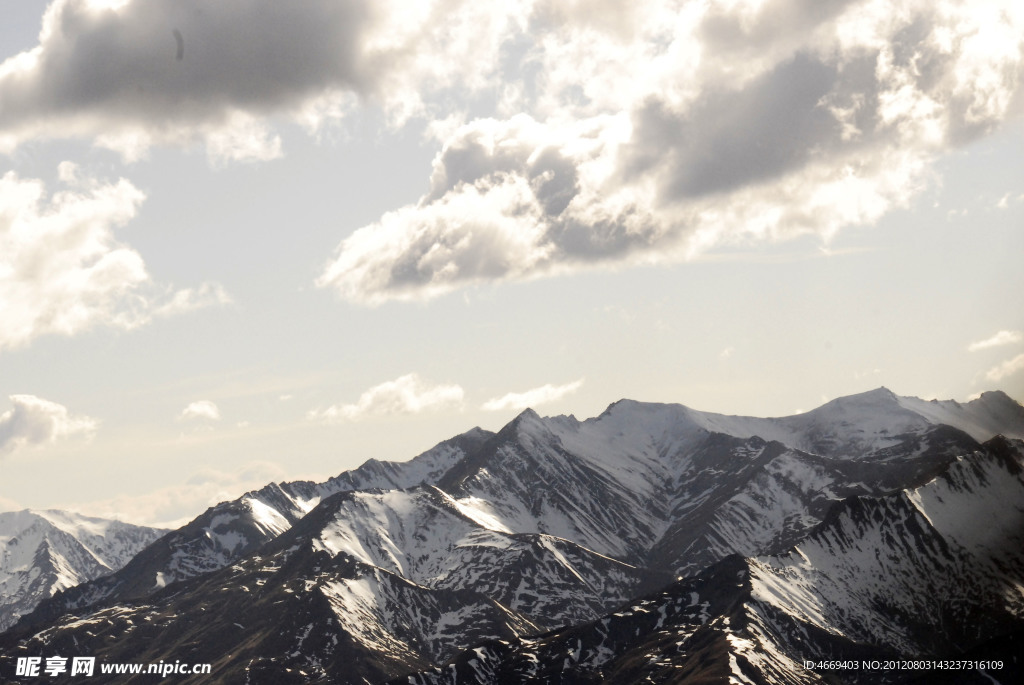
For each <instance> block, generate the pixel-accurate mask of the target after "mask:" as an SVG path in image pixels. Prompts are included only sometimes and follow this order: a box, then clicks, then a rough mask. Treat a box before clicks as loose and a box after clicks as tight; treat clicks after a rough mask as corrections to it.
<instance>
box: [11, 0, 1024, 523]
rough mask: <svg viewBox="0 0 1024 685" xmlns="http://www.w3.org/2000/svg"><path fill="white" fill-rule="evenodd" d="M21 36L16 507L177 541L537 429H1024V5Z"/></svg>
mask: <svg viewBox="0 0 1024 685" xmlns="http://www.w3.org/2000/svg"><path fill="white" fill-rule="evenodd" d="M0 11H3V13H4V16H5V22H4V24H3V26H2V27H0V53H2V54H0V59H2V60H5V61H3V62H2V64H0V167H2V169H0V179H2V180H0V469H2V473H3V478H2V480H0V508H18V507H25V506H29V507H37V508H40V507H68V508H75V509H78V510H81V511H84V512H87V513H95V514H101V515H114V516H120V517H122V518H125V519H128V520H132V521H138V522H143V523H158V522H169V521H178V520H180V519H182V518H187V517H189V516H192V515H194V514H195V513H198V511H201V510H202V509H203V508H204V507H206V506H209V505H210V504H213V503H215V502H217V501H219V500H221V499H225V498H229V497H235V496H237V495H238V494H240V493H242V492H244V491H245V490H246V489H249V488H252V487H258V486H259V485H262V484H264V483H265V482H267V481H269V480H272V479H273V480H280V479H296V478H317V479H321V478H326V477H328V476H330V475H333V474H336V473H338V472H340V471H342V470H344V469H347V468H351V467H353V466H355V465H357V464H359V463H361V462H362V461H364V460H365V459H367V458H370V457H376V458H383V459H406V458H409V457H411V456H413V455H414V454H416V453H418V452H420V451H422V450H424V449H426V448H428V447H430V446H431V445H432V444H434V443H435V442H438V441H440V440H442V439H445V438H447V437H450V436H451V435H454V434H456V433H459V432H462V431H464V430H466V429H468V428H470V427H472V426H474V425H480V426H483V427H486V428H490V429H497V428H499V427H500V426H501V425H503V424H504V423H505V422H506V421H507V420H509V419H510V418H511V417H513V416H514V415H515V414H516V413H518V411H520V410H521V409H522V408H523V407H525V406H533V407H534V408H535V409H536V410H537V411H539V412H540V413H542V414H559V413H573V414H575V415H576V416H577V417H580V418H584V417H587V416H592V415H595V414H597V413H599V412H600V411H602V410H603V408H604V407H605V406H607V405H608V404H609V403H611V402H613V401H615V400H617V399H620V398H622V397H630V398H634V399H639V400H649V401H663V402H681V403H683V404H686V405H688V406H691V407H694V408H697V409H703V410H709V411H718V412H723V413H729V414H749V415H761V416H770V415H786V414H791V413H793V412H797V411H804V410H808V409H811V408H813V407H814V406H817V405H818V404H821V403H822V402H823V401H826V400H828V399H831V398H833V397H836V396H840V395H844V394H850V393H854V392H860V391H863V390H868V389H871V388H874V387H878V386H880V385H885V386H887V387H889V388H891V389H892V390H894V391H895V392H897V393H898V394H903V395H916V396H921V397H926V398H932V397H936V398H940V399H956V400H958V401H967V400H969V399H970V398H971V397H972V396H974V395H976V394H977V393H979V392H981V391H983V390H988V389H1002V390H1004V391H1006V392H1008V393H1009V394H1010V395H1011V396H1013V397H1015V398H1016V399H1018V400H1021V399H1022V398H1024V332H1022V331H1024V310H1022V308H1021V307H1020V306H1019V302H1018V300H1019V299H1020V295H1021V294H1022V293H1024V270H1022V269H1020V256H1021V254H1024V162H1022V161H1021V160H1024V121H1022V117H1021V113H1022V111H1024V95H1022V93H1024V90H1022V88H1021V84H1022V79H1024V62H1022V58H1024V47H1022V41H1024V10H1022V9H1021V8H1020V7H1019V5H1018V4H1017V3H1013V2H1009V1H1007V2H982V3H978V2H970V3H968V2H941V3H935V2H901V3H892V2H877V1H871V2H863V1H853V0H849V1H837V2H829V3H822V2H817V1H816V2H810V1H809V0H807V1H802V0H750V1H745V2H721V3H706V2H645V3H636V4H635V6H629V7H625V6H622V5H621V3H614V2H604V1H599V0H591V1H589V2H585V1H583V0H579V1H577V2H544V1H541V0H535V1H530V0H523V1H522V2H519V3H502V4H501V6H500V7H497V6H495V7H488V6H479V3H469V2H460V1H458V0H449V1H447V2H440V1H439V2H433V3H430V2H407V1H406V0H389V1H388V2H373V3H369V2H358V1H356V0H349V1H347V2H336V1H333V0H332V1H330V2H328V1H327V0H323V1H317V0H310V1H308V2H303V3H287V4H281V3H276V2H270V1H269V0H265V1H261V0H232V1H231V2H223V1H221V2H211V1H209V0H173V1H172V0H150V1H149V2H145V3H143V2H141V1H140V0H118V1H110V0H58V1H57V2H52V3H49V4H47V3H44V2H29V1H20V2H13V1H12V0H2V1H0ZM2 398H7V399H6V400H3V399H2Z"/></svg>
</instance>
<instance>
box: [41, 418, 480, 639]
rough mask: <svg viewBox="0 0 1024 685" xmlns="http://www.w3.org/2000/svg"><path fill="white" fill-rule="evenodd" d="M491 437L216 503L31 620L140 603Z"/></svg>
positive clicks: (436, 472) (469, 437)
mask: <svg viewBox="0 0 1024 685" xmlns="http://www.w3.org/2000/svg"><path fill="white" fill-rule="evenodd" d="M491 435H492V434H491V433H489V432H488V431H484V430H481V429H479V428H474V429H472V430H470V431H468V432H466V433H463V434H462V435H459V436H456V437H454V438H451V439H449V440H446V441H444V442H442V443H440V444H438V445H436V446H434V447H433V448H431V449H430V450H427V451H426V452H424V453H423V454H420V455H419V456H417V457H415V458H413V459H411V460H409V461H407V462H383V461H377V460H374V459H371V460H369V461H367V462H366V463H364V464H363V465H362V466H360V467H359V468H357V469H354V470H352V471H346V472H344V473H342V474H341V475H339V476H336V477H334V478H331V479H330V480H328V481H326V482H323V483H313V482H311V481H294V482H290V483H280V484H278V483H271V484H269V485H267V486H265V487H263V488H261V489H260V490H255V491H252V492H249V493H246V494H245V495H243V496H242V497H240V498H238V499H236V500H232V501H229V502H222V503H220V504H218V505H216V506H213V507H211V508H209V509H208V510H206V511H205V512H204V513H203V514H201V515H200V516H198V517H197V518H195V519H194V520H192V521H191V522H189V523H188V524H186V525H185V526H183V527H181V528H179V529H178V530H176V531H173V532H172V533H171V534H169V535H167V536H165V537H163V538H161V539H160V540H158V541H157V542H156V543H154V544H152V545H151V546H149V547H146V548H145V549H144V550H142V551H141V553H139V554H138V555H137V556H136V557H135V558H133V559H131V561H130V562H129V563H128V564H127V565H125V567H124V568H123V569H121V570H120V571H119V572H117V573H114V574H112V575H110V576H106V577H103V578H100V579H98V580H96V581H95V582H91V583H84V584H82V585H78V586H76V587H71V588H70V589H67V590H65V591H63V592H59V593H58V594H57V595H56V596H55V597H54V598H53V599H52V600H51V601H49V602H46V603H44V604H42V605H41V606H39V607H38V608H37V609H36V611H35V612H34V613H33V614H32V617H31V620H33V621H35V622H45V621H47V620H50V619H53V618H56V617H58V616H60V615H61V614H63V613H65V612H67V611H74V610H78V609H81V608H82V607H86V606H89V605H92V604H95V603H97V602H100V601H109V602H118V601H130V600H133V599H136V598H140V597H145V596H146V595H148V594H149V593H151V592H153V591H154V590H156V589H159V588H161V587H164V586H166V585H168V584H170V583H174V582H175V581H179V580H185V579H188V578H192V577H194V576H197V575H201V574H204V573H209V572H211V571H216V570H217V569H221V568H224V567H225V566H227V565H228V564H230V563H232V562H233V561H235V560H237V559H241V558H243V557H244V556H246V555H247V554H250V553H252V552H253V551H254V550H256V549H258V548H259V547H260V546H261V545H263V544H265V543H267V542H269V541H270V540H273V539H274V538H276V537H277V536H279V535H280V534H281V533H283V532H284V531H286V530H288V529H289V528H290V527H291V526H292V524H294V523H295V522H296V521H298V520H299V519H301V518H302V517H303V516H304V515H305V514H306V513H308V512H309V511H310V510H311V509H312V508H313V507H315V506H316V505H317V504H318V503H319V502H320V500H321V498H323V497H326V496H329V495H331V494H333V493H336V492H343V491H348V490H364V489H372V488H405V487H411V486H413V485H416V484H418V483H422V482H432V481H433V480H436V479H437V478H439V477H440V475H441V474H443V473H444V472H445V471H446V470H448V469H449V468H450V467H451V465H452V464H454V463H455V462H456V461H457V460H458V459H460V458H461V457H463V456H464V455H465V454H466V453H467V452H470V451H472V450H474V449H475V448H477V447H478V446H479V445H480V444H481V443H482V442H483V441H485V440H486V439H487V438H488V437H490V436H491ZM62 589H63V588H62Z"/></svg>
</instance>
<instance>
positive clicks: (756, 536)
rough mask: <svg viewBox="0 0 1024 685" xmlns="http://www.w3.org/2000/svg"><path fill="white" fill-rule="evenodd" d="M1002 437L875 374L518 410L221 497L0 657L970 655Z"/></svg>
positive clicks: (39, 619)
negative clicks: (705, 394)
mask: <svg viewBox="0 0 1024 685" xmlns="http://www.w3.org/2000/svg"><path fill="white" fill-rule="evenodd" d="M996 434H1001V436H1005V437H998V438H996V437H994V436H995V435H996ZM1022 437H1024V408H1021V406H1020V405H1019V404H1017V403H1016V402H1014V401H1013V400H1012V399H1010V398H1009V397H1007V396H1006V395H1004V394H1002V393H986V394H985V395H983V396H982V397H981V398H979V399H978V400H975V401H973V402H970V403H966V404H958V403H954V402H924V401H922V400H917V399H915V398H904V397H897V396H896V395H894V394H893V393H891V392H889V391H888V390H885V389H879V390H875V391H872V392H869V393H863V394H861V395H856V396H853V397H848V398H840V399H838V400H835V401H833V402H830V403H828V404H826V405H823V406H822V407H820V408H818V409H816V410H814V411H811V412H807V413H806V414H800V415H797V416H793V417H786V418H774V419H760V418H753V417H731V416H724V415H720V414H711V413H705V412H698V411H695V410H692V409H689V408H686V407H683V406H681V405H664V404H646V403H640V402H633V401H629V400H623V401H620V402H616V403H615V404H613V405H611V406H610V407H609V408H608V410H606V411H605V412H604V413H602V414H601V415H600V416H598V417H595V418H593V419H588V420H586V421H578V420H577V419H575V418H574V417H571V416H568V417H567V416H559V417H551V418H541V417H540V416H538V415H537V414H536V413H535V412H533V411H531V410H526V411H524V412H523V413H522V414H520V415H519V416H518V417H517V418H516V419H515V420H513V421H512V422H510V423H509V424H508V425H506V426H505V427H504V428H503V429H502V430H501V431H499V432H498V433H496V434H491V433H487V432H485V431H480V430H478V429H477V430H474V431H471V432H470V433H467V434H464V435H462V436H459V437H457V438H453V439H452V440H451V441H448V442H446V443H442V444H441V445H439V446H438V447H436V448H434V449H433V450H430V451H428V452H427V453H424V455H421V456H420V457H417V458H416V459H414V460H413V461H411V462H408V464H406V465H401V464H390V465H385V464H383V463H380V462H372V463H368V464H367V465H364V466H363V467H361V468H360V469H358V470H357V471H355V472H350V473H348V474H343V475H342V476H340V477H338V478H336V479H332V481H329V482H328V483H326V484H312V483H299V484H296V483H293V484H285V485H280V486H279V485H270V486H268V487H267V488H264V489H263V490H260V491H257V492H254V493H249V494H247V495H246V496H244V497H243V498H240V499H239V500H236V501H235V502H231V503H225V504H222V505H218V506H217V507H214V508H212V509H211V510H209V511H208V512H206V513H205V514H204V515H203V516H201V517H199V518H198V519H196V521H193V522H192V523H190V524H189V525H188V526H185V527H184V528H182V529H180V530H179V531H176V532H175V533H173V534H171V535H168V536H166V537H164V538H163V539H161V540H160V541H158V542H157V543H156V544H154V545H152V546H150V547H149V548H147V549H146V550H144V551H143V552H142V553H141V554H139V555H138V556H137V557H136V558H135V559H134V560H132V562H130V563H129V564H127V565H126V566H125V567H124V568H123V569H122V570H121V571H120V572H119V573H117V574H114V575H113V576H110V577H108V578H107V579H104V580H101V581H98V582H97V581H94V582H90V583H84V584H83V585H81V586H80V587H78V588H75V589H72V590H68V591H65V592H62V593H59V594H58V595H57V596H55V597H54V598H53V599H51V600H48V601H46V602H44V603H43V604H42V605H40V607H39V608H38V610H37V611H36V612H34V613H33V614H31V615H29V616H27V617H25V618H24V619H22V621H21V622H20V623H19V624H18V625H17V626H16V627H15V628H14V629H13V630H11V631H9V632H8V633H7V634H6V635H3V636H0V653H4V654H8V655H17V654H48V653H55V652H56V651H59V650H65V651H67V650H69V649H70V648H71V647H75V648H76V649H78V650H79V651H83V650H84V651H85V652H88V651H89V650H95V651H96V653H97V654H102V655H103V656H104V658H107V659H109V660H111V661H150V662H157V661H160V660H165V661H168V660H169V661H174V660H178V659H180V660H181V661H192V662H203V661H208V662H210V663H212V664H213V665H214V666H213V668H214V673H213V677H212V680H211V679H209V678H207V679H205V680H203V681H202V682H223V683H234V682H249V683H257V684H258V683H288V682H296V683H298V682H301V683H328V682H330V683H349V682H352V683H356V682H358V683H365V682H370V683H380V682H383V681H386V680H388V679H389V678H393V677H398V676H404V675H406V674H409V673H410V672H416V671H419V672H420V675H417V676H414V679H415V678H419V679H420V680H421V681H422V682H454V681H450V680H445V678H449V677H454V675H459V677H460V678H462V679H460V680H459V681H458V682H502V683H503V682H518V680H516V678H521V677H526V674H527V673H528V672H533V673H535V674H537V675H538V676H539V675H543V676H544V678H546V679H547V680H543V682H563V681H564V682H605V681H608V682H623V683H631V682H646V680H644V679H645V678H647V677H648V676H650V677H652V678H654V679H655V680H656V681H660V680H665V679H669V676H670V674H680V673H690V674H692V676H693V678H697V677H698V676H699V677H705V678H707V679H706V680H704V681H700V682H728V679H729V678H730V677H736V678H737V679H739V680H740V682H745V681H743V680H742V678H741V677H740V675H737V674H738V673H742V674H743V677H745V678H748V679H749V680H750V682H757V683H783V682H786V683H788V682H824V680H822V678H825V676H824V675H821V674H816V672H810V671H804V670H803V669H802V667H801V666H800V665H799V664H800V659H802V658H807V657H808V656H809V655H812V654H821V655H822V658H824V657H825V655H826V654H833V655H835V654H838V655H853V654H866V655H915V654H918V655H924V654H940V653H944V652H943V650H945V651H948V652H949V653H951V654H958V653H963V652H964V651H965V650H972V649H974V650H985V649H991V648H992V645H997V644H1003V643H1002V642H999V641H1000V640H1004V641H1005V640H1010V639H1011V637H1009V636H1012V635H1014V634H1016V632H1017V631H1020V630H1022V629H1024V605H1022V603H1021V598H1020V597H1019V596H1018V595H1019V592H1020V588H1024V558H1021V552H1020V551H1021V550H1022V549H1024V539H1022V538H1021V536H1020V532H1021V531H1022V530H1024V481H1022V477H1021V468H1020V463H1021V454H1022V445H1024V442H1022V441H1021V438H1022ZM980 441H987V442H986V443H985V444H984V445H982V444H981V443H980ZM868 581H870V582H868ZM658 587H665V589H663V590H661V591H657V592H656V591H655V590H656V588H658ZM965 587H970V588H974V590H973V591H972V592H971V593H969V596H967V597H965V596H963V595H964V593H963V592H962V590H963V588H965ZM1015 588H1016V589H1015ZM957 591H961V594H960V595H957V594H955V593H956V592H957ZM652 593H653V594H652ZM1014 593H1017V594H1014ZM635 597H643V599H642V600H633V601H630V599H631V598H635ZM925 598H929V599H931V600H932V601H937V602H938V603H939V606H938V608H933V609H929V608H926V607H924V605H923V602H924V601H925ZM623 602H627V607H629V606H632V607H633V608H627V609H621V608H620V609H619V610H618V611H616V610H615V609H616V607H619V606H620V605H621V604H622V603H623ZM602 616H604V618H601V617H602ZM545 631H549V632H547V633H545ZM550 631H553V632H550ZM666 631H667V632H666ZM473 645H482V646H478V647H476V648H474V649H473V650H472V651H470V652H466V653H465V654H462V655H460V654H459V650H461V649H465V648H469V647H473ZM587 645H590V647H587ZM588 650H589V651H588ZM865 658H867V657H865ZM879 658H880V657H879ZM449 659H454V661H452V662H451V665H449V666H445V667H444V668H442V669H441V670H433V669H437V668H440V667H441V665H442V664H444V663H445V662H446V661H447V660H449ZM659 664H660V665H659ZM716 664H717V665H716ZM723 668H724V669H725V670H722V669H723ZM524 669H526V670H524ZM529 669H534V670H533V671H530V670H529ZM658 669H662V670H658ZM736 669H740V671H737V670H736ZM730 674H731V675H730ZM833 675H834V676H836V677H838V678H840V679H839V680H838V681H836V680H832V681H829V682H857V681H856V679H854V680H851V679H850V678H851V677H852V676H850V674H833ZM673 677H674V676H673ZM829 677H831V676H829ZM507 678H512V679H511V680H508V679H507ZM602 679H604V680H602ZM97 682H105V681H103V680H102V679H97ZM117 682H119V683H120V682H133V681H132V680H131V679H127V680H126V679H124V677H123V676H122V677H121V679H119V680H118V681H117ZM139 682H142V681H141V680H140V681H139ZM183 682H190V681H187V680H185V681H183ZM196 682H199V681H196ZM680 682H682V681H680ZM695 682H696V681H695ZM863 682H875V681H870V680H868V681H863Z"/></svg>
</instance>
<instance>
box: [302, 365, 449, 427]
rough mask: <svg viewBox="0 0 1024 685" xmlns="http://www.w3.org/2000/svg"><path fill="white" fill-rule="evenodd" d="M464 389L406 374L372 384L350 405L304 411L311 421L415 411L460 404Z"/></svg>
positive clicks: (333, 420)
mask: <svg viewBox="0 0 1024 685" xmlns="http://www.w3.org/2000/svg"><path fill="white" fill-rule="evenodd" d="M463 395H464V392H463V390H462V388H461V387H460V386H458V385H452V384H443V383H441V384H432V383H429V382H427V381H424V380H423V379H421V378H420V377H419V376H418V375H417V374H415V373H410V374H406V375H404V376H400V377H398V378H396V379H395V380H393V381H387V382H384V383H381V384H380V385H375V386H373V387H372V388H370V389H369V390H367V391H366V392H364V393H363V394H362V395H360V396H359V400H357V401H356V402H354V403H352V404H336V405H333V406H330V407H328V408H326V409H315V410H313V411H311V412H309V413H308V414H307V418H309V419H310V420H313V421H323V422H327V423H333V422H338V421H358V420H360V419H364V418H368V417H373V416H387V415H391V414H419V413H421V412H425V411H440V410H443V409H455V408H458V407H461V406H462V399H463Z"/></svg>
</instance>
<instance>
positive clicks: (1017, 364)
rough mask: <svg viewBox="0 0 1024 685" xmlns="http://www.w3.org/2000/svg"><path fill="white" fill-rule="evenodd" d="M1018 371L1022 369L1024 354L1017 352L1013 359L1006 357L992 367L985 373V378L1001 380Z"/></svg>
mask: <svg viewBox="0 0 1024 685" xmlns="http://www.w3.org/2000/svg"><path fill="white" fill-rule="evenodd" d="M1018 371H1024V354H1018V355H1017V356H1016V357H1014V358H1013V359H1008V360H1006V361H1005V362H1003V363H1002V364H1000V365H999V366H994V367H992V368H991V369H989V370H988V372H987V373H986V374H985V378H987V379H989V380H990V381H1001V380H1002V379H1004V378H1006V377H1007V376H1012V375H1013V374H1015V373H1017V372H1018Z"/></svg>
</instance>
